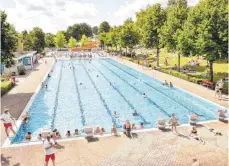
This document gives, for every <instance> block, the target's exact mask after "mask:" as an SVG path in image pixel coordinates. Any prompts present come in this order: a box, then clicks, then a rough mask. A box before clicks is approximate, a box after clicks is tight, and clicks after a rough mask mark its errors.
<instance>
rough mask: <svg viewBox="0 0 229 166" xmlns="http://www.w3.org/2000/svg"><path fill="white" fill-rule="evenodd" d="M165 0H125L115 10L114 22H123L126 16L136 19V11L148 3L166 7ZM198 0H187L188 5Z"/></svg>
mask: <svg viewBox="0 0 229 166" xmlns="http://www.w3.org/2000/svg"><path fill="white" fill-rule="evenodd" d="M167 2H168V1H167V0H132V1H131V3H130V2H128V1H126V2H125V3H124V5H121V6H120V7H119V9H118V10H117V12H115V13H114V15H115V17H116V19H115V20H116V24H118V25H120V24H123V22H124V20H126V19H127V18H128V17H131V18H133V20H135V19H136V15H135V13H136V12H139V11H140V10H141V9H145V8H146V7H147V6H148V5H153V4H156V3H160V4H161V5H162V6H163V7H166V5H167ZM198 2H199V0H188V5H189V6H194V5H195V4H197V3H198Z"/></svg>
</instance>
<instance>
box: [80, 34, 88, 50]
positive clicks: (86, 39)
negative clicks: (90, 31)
mask: <svg viewBox="0 0 229 166" xmlns="http://www.w3.org/2000/svg"><path fill="white" fill-rule="evenodd" d="M87 41H88V38H87V36H86V35H84V34H83V35H82V38H81V40H80V45H81V47H83V46H84V44H85V42H87Z"/></svg>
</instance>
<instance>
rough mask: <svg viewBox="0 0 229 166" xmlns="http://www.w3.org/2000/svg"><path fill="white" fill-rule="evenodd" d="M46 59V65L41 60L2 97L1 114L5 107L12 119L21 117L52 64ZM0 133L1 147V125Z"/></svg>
mask: <svg viewBox="0 0 229 166" xmlns="http://www.w3.org/2000/svg"><path fill="white" fill-rule="evenodd" d="M46 59H47V62H48V63H47V64H45V63H44V62H43V60H40V61H39V64H38V65H37V67H36V68H35V69H34V70H33V71H32V72H30V74H29V75H27V76H26V77H25V78H23V81H20V82H18V83H17V85H16V86H15V87H14V88H13V89H12V90H10V91H9V92H8V93H7V94H5V95H3V96H2V98H1V113H2V112H3V110H4V108H5V107H7V108H9V110H10V114H11V115H12V117H14V118H18V117H19V116H20V115H21V113H22V111H23V110H24V108H25V107H26V105H27V103H28V102H29V100H30V98H31V97H32V95H33V93H34V92H35V90H36V89H37V87H38V85H39V84H40V83H41V81H42V80H43V78H44V76H45V74H46V73H47V72H48V71H49V70H50V68H51V66H52V64H53V59H52V58H46ZM1 132H2V134H1V145H2V143H3V142H4V140H5V138H6V134H5V132H4V129H3V125H1Z"/></svg>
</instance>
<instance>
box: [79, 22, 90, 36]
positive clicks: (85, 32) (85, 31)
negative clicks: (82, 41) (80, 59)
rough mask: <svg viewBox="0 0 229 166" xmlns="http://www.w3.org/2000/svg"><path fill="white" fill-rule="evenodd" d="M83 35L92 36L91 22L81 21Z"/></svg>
mask: <svg viewBox="0 0 229 166" xmlns="http://www.w3.org/2000/svg"><path fill="white" fill-rule="evenodd" d="M80 30H81V35H85V36H87V37H91V36H92V28H91V26H90V25H89V24H86V23H81V24H80Z"/></svg>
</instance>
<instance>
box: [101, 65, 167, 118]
mask: <svg viewBox="0 0 229 166" xmlns="http://www.w3.org/2000/svg"><path fill="white" fill-rule="evenodd" d="M99 63H100V64H102V65H103V66H105V67H106V68H107V69H108V70H110V71H111V72H112V73H113V74H114V75H116V76H117V77H119V78H120V79H121V80H123V81H124V82H125V83H126V84H128V85H129V86H130V87H132V88H133V89H134V90H135V91H137V92H138V93H140V94H141V95H142V94H143V92H141V91H140V90H138V89H137V88H135V87H134V86H133V85H131V84H130V83H129V82H127V81H126V80H125V79H123V78H122V77H120V76H119V75H118V74H117V73H115V72H114V71H112V70H111V69H110V68H109V67H107V66H106V65H104V64H103V63H101V62H99ZM146 98H147V100H148V101H149V102H150V103H152V104H153V105H154V106H156V107H157V108H158V109H159V110H161V112H163V113H164V114H165V115H167V116H168V117H170V116H171V115H170V114H168V113H167V112H166V111H164V110H163V108H161V107H160V106H159V105H157V104H156V103H155V102H154V101H153V100H151V99H150V98H149V97H146Z"/></svg>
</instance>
